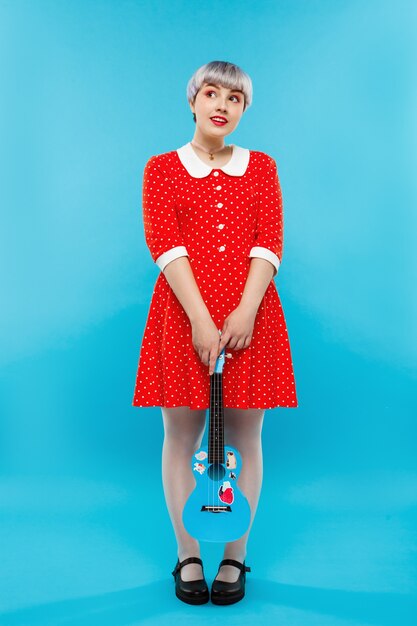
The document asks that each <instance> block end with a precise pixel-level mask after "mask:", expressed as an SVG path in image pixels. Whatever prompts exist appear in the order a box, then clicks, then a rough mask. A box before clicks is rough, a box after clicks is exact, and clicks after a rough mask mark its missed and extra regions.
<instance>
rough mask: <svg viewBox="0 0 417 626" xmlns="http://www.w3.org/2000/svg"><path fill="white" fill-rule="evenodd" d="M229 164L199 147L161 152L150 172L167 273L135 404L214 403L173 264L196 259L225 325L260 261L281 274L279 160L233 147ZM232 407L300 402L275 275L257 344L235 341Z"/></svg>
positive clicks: (156, 231)
mask: <svg viewBox="0 0 417 626" xmlns="http://www.w3.org/2000/svg"><path fill="white" fill-rule="evenodd" d="M232 148H233V153H232V157H231V159H230V160H229V162H228V163H227V164H226V165H224V166H223V167H219V168H212V167H211V166H209V165H207V164H206V163H204V161H202V160H201V159H200V158H199V157H198V156H197V154H196V152H195V151H194V149H193V147H192V146H191V143H187V144H185V145H184V146H182V147H181V148H179V149H177V150H173V151H171V152H166V153H164V154H159V155H156V156H152V157H151V158H150V159H149V160H148V162H147V163H146V166H145V170H144V178H143V223H144V229H145V239H146V243H147V246H148V248H149V251H150V254H151V256H152V259H153V261H154V262H155V263H156V264H157V265H158V267H159V269H160V270H161V272H160V274H159V276H158V278H157V280H156V283H155V286H154V290H153V294H152V298H151V302H150V307H149V312H148V317H147V321H146V326H145V330H144V334H143V338H142V344H141V347H140V354H139V363H138V369H137V375H136V383H135V389H134V396H133V401H132V405H133V406H137V407H147V406H160V407H178V406H186V407H189V408H191V409H208V408H209V407H210V375H209V367H208V366H207V365H204V364H203V363H202V362H201V360H200V358H199V356H198V353H197V352H196V351H195V349H194V346H193V344H192V331H191V323H190V321H189V319H188V316H187V315H186V313H185V311H184V309H183V307H182V305H181V303H180V302H179V300H178V298H177V297H176V295H175V294H174V292H173V290H172V289H171V287H170V285H169V283H168V281H167V279H166V278H165V275H164V273H163V270H164V268H165V266H166V265H167V264H168V263H169V262H170V261H172V260H174V259H176V258H177V257H180V256H188V260H189V262H190V265H191V268H192V271H193V274H194V277H195V280H196V283H197V285H198V287H199V289H200V292H201V295H202V298H203V300H204V302H205V304H206V306H207V308H208V310H209V312H210V314H211V317H212V319H213V321H214V323H215V324H216V326H217V328H218V329H219V330H222V328H223V323H224V320H225V318H226V317H227V316H228V315H229V314H230V313H231V312H232V311H233V310H234V309H235V308H236V307H237V306H238V304H239V302H240V299H241V296H242V293H243V290H244V287H245V282H246V278H247V276H248V273H249V268H250V263H251V257H261V258H264V259H266V260H268V261H270V262H271V263H272V264H273V265H274V267H275V273H274V276H275V275H276V274H277V272H278V268H279V265H280V263H281V259H282V251H283V208H282V196H281V189H280V184H279V180H278V172H277V165H276V162H275V160H274V159H273V158H272V157H270V156H268V155H267V154H265V153H264V152H260V151H256V150H248V149H247V148H242V147H240V146H236V145H233V144H232ZM225 355H226V359H225V362H224V366H223V406H224V407H226V408H227V407H230V408H239V409H250V408H259V409H267V408H274V407H297V406H298V402H297V395H296V388H295V379H294V370H293V364H292V357H291V349H290V343H289V338H288V332H287V327H286V322H285V318H284V312H283V309H282V306H281V302H280V298H279V296H278V292H277V289H276V286H275V282H274V280H271V282H270V283H269V285H268V287H267V289H266V291H265V295H264V297H263V299H262V301H261V304H260V306H259V308H258V311H257V314H256V318H255V323H254V328H253V334H252V340H251V343H250V345H249V346H248V347H247V348H244V349H241V350H233V349H231V348H228V347H227V346H226V348H225Z"/></svg>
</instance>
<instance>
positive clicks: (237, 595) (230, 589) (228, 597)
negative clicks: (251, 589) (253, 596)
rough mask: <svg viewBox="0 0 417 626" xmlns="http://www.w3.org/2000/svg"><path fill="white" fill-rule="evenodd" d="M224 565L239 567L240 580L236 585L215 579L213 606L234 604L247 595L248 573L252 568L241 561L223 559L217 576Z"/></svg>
mask: <svg viewBox="0 0 417 626" xmlns="http://www.w3.org/2000/svg"><path fill="white" fill-rule="evenodd" d="M222 565H234V566H235V567H238V568H239V569H240V574H239V578H238V579H237V581H236V582H234V583H228V582H226V581H224V580H216V579H214V580H213V583H212V586H211V601H212V602H213V604H233V603H234V602H239V600H241V599H242V598H243V597H244V595H245V584H246V572H250V571H251V570H250V567H247V566H246V565H245V561H243V563H240V561H235V559H223V561H222V562H221V563H220V565H219V569H218V570H217V574H218V573H219V571H220V568H221V566H222ZM217 574H216V576H217Z"/></svg>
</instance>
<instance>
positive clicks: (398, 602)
mask: <svg viewBox="0 0 417 626" xmlns="http://www.w3.org/2000/svg"><path fill="white" fill-rule="evenodd" d="M416 21H417V20H416V5H415V3H413V2H411V1H410V2H406V1H402V2H401V1H400V2H396V3H394V2H389V1H387V0H380V1H377V0H368V1H367V2H359V1H354V0H353V1H351V2H348V1H341V0H339V1H330V0H327V1H326V0H316V1H314V2H308V1H307V0H306V1H304V2H302V1H297V0H295V1H293V2H289V1H285V2H279V1H275V2H273V1H266V0H259V1H258V2H256V3H252V2H251V3H249V2H248V3H245V2H237V1H236V0H229V1H228V2H226V3H225V2H218V1H217V0H216V1H211V0H209V1H208V2H205V3H203V2H192V1H191V0H190V1H185V0H183V1H178V0H172V1H171V2H167V1H166V2H154V1H150V0H146V1H141V2H139V1H137V2H135V1H130V2H128V1H125V0H119V1H116V0H107V1H101V2H99V1H88V2H80V1H76V2H66V3H65V2H47V1H42V0H41V1H39V2H23V1H17V2H12V1H9V2H6V1H3V2H1V4H0V69H1V76H2V81H1V82H2V89H1V91H2V97H1V101H0V106H1V110H0V112H1V116H0V124H1V150H0V166H1V167H0V187H1V196H2V202H1V204H2V209H1V227H0V237H1V245H0V258H1V262H0V272H1V296H2V298H1V300H2V306H1V308H0V333H1V335H0V336H1V349H0V366H1V371H0V373H1V382H0V384H1V389H0V392H1V397H0V412H1V417H0V419H1V423H0V427H1V438H0V470H1V475H0V497H1V507H2V511H3V513H2V516H3V523H2V524H3V533H2V534H3V536H5V537H6V538H7V542H6V544H7V545H6V548H5V549H3V548H2V553H3V555H2V560H3V568H2V571H1V572H0V585H1V587H2V590H3V592H2V593H1V594H0V595H1V596H2V601H1V602H2V605H3V609H4V611H5V612H4V616H5V617H4V620H5V621H4V623H5V624H7V625H8V626H9V625H10V624H28V623H30V624H32V623H45V624H46V623H48V624H49V623H51V624H52V623H54V624H57V623H58V619H57V616H61V617H62V616H63V615H65V616H67V617H68V616H72V618H71V619H72V621H71V622H68V623H71V624H81V623H86V624H88V625H89V626H91V625H92V624H96V623H97V624H100V626H103V625H104V624H107V623H109V624H112V625H113V626H114V625H115V624H119V623H120V624H122V623H123V624H125V623H126V624H127V623H129V624H130V623H136V622H135V620H136V619H138V615H137V612H136V609H137V608H138V607H142V608H141V609H140V610H139V613H140V611H142V613H141V615H142V618H147V619H149V620H152V619H153V620H154V621H153V622H152V623H164V622H165V620H166V621H167V622H168V620H169V619H171V618H170V611H171V610H172V611H173V610H179V611H186V610H187V609H186V608H184V607H182V606H179V604H180V603H179V601H177V600H176V599H175V598H174V596H173V589H172V588H171V587H172V581H169V582H168V580H167V577H168V576H170V574H169V572H170V571H171V569H172V567H173V566H174V564H175V559H176V555H175V549H176V545H175V541H174V537H173V532H172V529H171V526H170V521H169V518H168V514H167V511H166V509H165V503H164V500H163V494H162V485H161V477H160V454H161V445H162V438H163V428H162V423H161V415H160V409H159V408H146V409H145V408H134V407H132V406H131V400H132V396H133V389H134V382H135V375H136V367H137V359H138V355H139V347H140V342H141V338H142V333H143V329H144V325H145V321H146V316H147V312H148V307H149V303H150V298H151V295H152V289H153V285H154V283H155V280H156V278H157V276H158V271H159V270H158V268H157V267H156V266H155V265H154V264H153V262H152V259H151V257H150V254H149V251H148V249H147V247H146V244H145V240H144V235H143V224H142V214H141V185H142V172H143V167H144V164H145V162H146V160H147V159H148V158H149V156H151V155H153V154H158V153H160V152H166V151H168V150H172V149H175V148H177V147H179V146H181V145H183V144H184V143H186V142H187V141H189V140H190V139H191V138H192V136H193V133H194V123H193V120H192V115H191V111H190V109H189V105H188V103H187V101H186V96H185V88H186V84H187V81H188V79H189V78H190V76H191V75H192V73H193V72H194V71H195V69H197V67H199V66H200V65H203V64H204V63H206V62H208V61H211V60H218V59H221V60H228V61H231V62H234V63H237V64H238V65H240V66H241V67H242V68H243V69H244V70H245V71H247V72H248V73H249V74H250V76H251V77H252V80H253V86H254V100H253V105H252V107H250V108H249V109H248V111H247V112H246V113H245V114H244V116H243V118H242V120H241V122H240V125H239V127H238V128H237V129H236V131H235V133H234V134H233V135H232V136H230V137H228V138H227V140H226V141H227V142H229V140H230V141H231V142H233V143H237V144H238V145H241V146H244V147H249V148H251V149H254V150H262V151H265V152H267V153H268V154H271V155H272V156H273V157H274V158H275V159H276V161H277V164H278V167H279V172H280V182H281V186H282V192H283V199H284V220H285V222H284V224H285V231H284V256H283V262H282V266H281V267H280V271H279V273H278V276H277V278H276V285H277V289H278V291H279V294H280V297H281V301H282V304H283V307H284V311H285V316H286V321H287V325H288V331H289V336H290V342H291V348H292V355H293V361H294V368H295V375H296V382H297V394H298V400H299V405H300V406H299V408H297V409H274V410H270V411H267V412H266V417H265V425H264V470H265V474H264V485H263V491H262V495H261V500H260V504H259V508H258V513H257V518H256V520H255V523H254V526H253V530H252V534H251V538H250V543H249V552H248V557H249V556H250V557H251V558H250V561H251V563H249V564H252V568H253V569H255V571H256V572H257V573H256V574H254V579H253V585H254V587H253V589H256V586H255V585H256V577H258V578H259V579H262V578H265V579H268V581H269V582H268V584H269V585H272V586H270V587H267V589H268V593H269V592H270V593H271V598H274V600H272V599H271V601H270V602H269V600H268V599H267V600H266V604H265V606H263V607H262V608H261V609H259V610H260V611H261V613H262V611H263V612H264V616H265V619H266V623H267V624H268V623H275V620H283V621H282V623H291V624H297V625H298V624H300V625H301V624H302V626H310V625H313V624H316V623H317V624H318V623H319V624H320V626H328V625H331V626H339V624H340V625H342V624H343V625H345V624H349V625H351V624H365V622H366V623H368V621H369V623H373V624H374V623H378V624H384V625H385V624H387V625H388V624H392V623H393V621H392V620H394V622H395V623H398V624H399V623H401V625H402V626H407V625H408V624H411V623H412V618H411V615H412V611H411V607H412V601H411V599H410V598H412V594H413V593H415V592H416V586H417V585H416V580H417V578H416V573H417V564H416V558H415V554H416V535H415V522H416V515H415V511H416V503H417V464H416V453H415V440H416V421H415V416H416V409H417V402H416V393H415V389H416V380H417V368H416V356H417V341H416V335H417V333H416V323H415V318H416V314H417V299H416V295H415V293H416V292H415V286H414V285H415V280H416V266H417V263H416V253H415V244H416V227H417V212H416V196H417V185H416V175H415V172H416V166H417V162H416V161H417V159H416V116H415V111H416V107H417V87H416V85H417V81H416V73H415V67H416V60H417V59H416V52H417V48H416V44H415V37H414V38H413V35H414V34H415V31H416ZM145 500H146V502H144V501H145ZM145 503H146V506H145ZM145 512H146V514H144V513H145ZM268 534H269V537H270V539H269V541H268V549H267V550H265V537H266V536H268ZM219 554H220V552H219ZM217 558H218V555H216V558H214V557H213V554H211V553H210V551H209V550H207V559H209V560H210V559H212V561H211V562H212V565H213V567H214V564H215V563H217V560H216V559H217ZM248 562H249V558H248ZM254 564H256V567H255V568H254V567H253V565H254ZM209 571H210V570H209ZM213 575H214V573H213ZM248 578H249V577H248ZM159 579H161V580H162V582H159ZM154 581H158V582H154ZM271 581H272V582H271ZM35 582H36V584H34V583H35ZM274 585H275V586H274ZM145 586H146V587H145ZM248 586H249V585H248ZM136 587H137V594H138V595H137V596H135V595H133V597H136V598H140V599H141V602H139V603H138V604H137V605H135V604H134V603H133V605H132V606H133V607H134V608H133V609H132V610H131V612H129V610H128V609H126V606H127V604H129V602H133V601H132V600H131V596H130V595H129V594H130V593H133V592H132V591H126V589H129V590H132V589H135V588H136ZM293 587H294V589H295V591H294V590H293ZM145 588H146V594H145V592H144V589H145ZM261 588H262V589H263V587H262V585H261V584H259V588H258V589H261ZM113 593H114V594H116V595H115V596H114V598H113V599H114V602H113V601H109V603H108V604H107V602H108V600H109V598H110V596H109V595H108V594H113ZM153 593H154V594H155V596H154V597H155V598H157V597H158V598H159V597H162V596H164V602H165V603H166V608H165V609H164V608H161V606H160V605H158V602H159V601H158V600H157V599H156V604H151V603H149V604H146V602H148V600H146V601H145V598H149V597H152V594H153ZM167 593H169V598H168V599H167V598H165V596H166V595H167ZM120 594H121V595H120ZM149 594H150V595H149ZM164 594H165V595H164ZM252 594H253V595H252V600H254V599H255V594H254V592H252ZM362 594H365V599H366V602H365V603H363V602H362V600H361V599H362ZM384 594H388V595H384ZM171 595H172V598H171ZM247 595H249V592H248V594H247ZM278 596H279V600H277V597H278ZM111 597H113V596H111ZM81 598H83V599H84V600H83V601H81ZM249 600H250V599H248V598H246V599H245V602H246V601H249ZM84 601H85V604H84ZM274 602H275V604H274ZM55 603H57V604H55ZM365 604H366V607H365ZM240 605H242V603H240ZM115 606H116V607H118V610H117V617H116V616H115V614H113V612H112V611H113V610H114V607H115ZM129 606H131V605H130V604H129ZM156 606H158V608H156ZM164 606H165V605H164ZM184 606H185V605H184ZM247 606H248V605H246V608H247ZM122 607H123V610H122ZM146 607H147V608H146ZM237 607H238V609H236V610H237V614H239V611H242V606H239V605H237ZM252 608H253V605H252ZM51 611H55V613H54V615H55V617H51V615H52V613H51ZM97 611H100V616H99V617H98V616H97ZM199 615H200V616H201V611H200V613H199ZM229 615H231V617H230V618H229V617H228V619H230V620H231V622H232V623H234V622H233V619H234V617H233V615H234V614H233V613H230V614H229ZM77 616H79V618H77ZM268 618H269V619H270V620H271V622H268ZM48 619H50V620H51V622H49V621H48ZM54 619H55V621H54ZM96 620H97V621H96ZM118 620H120V621H118ZM315 620H317V621H315ZM264 621H265V620H264ZM0 623H3V622H1V621H0ZM138 623H139V622H138ZM236 623H237V621H236ZM240 623H241V622H240ZM276 623H278V622H276Z"/></svg>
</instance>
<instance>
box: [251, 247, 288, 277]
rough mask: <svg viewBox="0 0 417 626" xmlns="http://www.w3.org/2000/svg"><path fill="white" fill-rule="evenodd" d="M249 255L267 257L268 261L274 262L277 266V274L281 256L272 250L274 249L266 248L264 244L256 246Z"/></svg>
mask: <svg viewBox="0 0 417 626" xmlns="http://www.w3.org/2000/svg"><path fill="white" fill-rule="evenodd" d="M249 256H250V257H260V258H261V259H265V260H266V261H269V262H270V263H272V265H273V266H274V267H275V273H274V276H276V275H277V273H278V269H279V266H280V264H281V261H280V260H279V257H277V255H276V254H274V252H272V250H269V248H264V247H263V246H254V247H253V248H252V249H251V251H250V252H249Z"/></svg>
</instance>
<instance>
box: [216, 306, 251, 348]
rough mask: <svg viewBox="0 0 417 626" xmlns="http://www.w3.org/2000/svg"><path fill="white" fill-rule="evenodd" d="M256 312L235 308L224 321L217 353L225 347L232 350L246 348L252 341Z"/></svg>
mask: <svg viewBox="0 0 417 626" xmlns="http://www.w3.org/2000/svg"><path fill="white" fill-rule="evenodd" d="M255 318H256V311H251V310H248V309H247V308H241V307H240V306H237V307H236V309H234V310H233V311H232V312H231V313H230V314H229V315H228V316H227V317H226V319H225V320H224V324H223V329H222V334H221V338H220V343H219V352H218V354H220V352H221V351H222V350H223V348H224V347H225V346H227V347H228V348H231V349H232V350H241V349H242V348H247V347H248V346H249V344H250V342H251V341H252V333H253V326H254V324H255Z"/></svg>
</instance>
